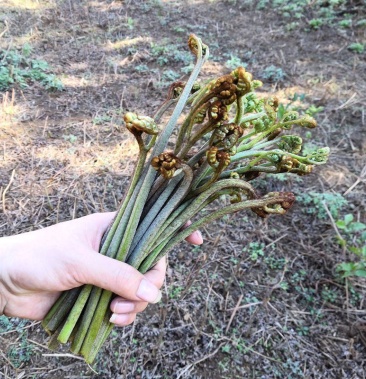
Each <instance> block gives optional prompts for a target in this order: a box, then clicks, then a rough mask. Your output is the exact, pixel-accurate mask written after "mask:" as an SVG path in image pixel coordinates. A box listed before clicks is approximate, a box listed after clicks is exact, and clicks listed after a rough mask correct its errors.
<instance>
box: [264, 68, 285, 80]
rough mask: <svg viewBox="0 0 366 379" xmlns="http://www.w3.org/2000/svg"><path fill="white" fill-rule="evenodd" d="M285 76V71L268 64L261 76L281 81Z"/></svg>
mask: <svg viewBox="0 0 366 379" xmlns="http://www.w3.org/2000/svg"><path fill="white" fill-rule="evenodd" d="M285 77H286V73H285V72H284V71H283V70H282V68H280V67H276V66H274V65H270V66H268V67H266V68H265V69H264V70H263V72H262V78H263V79H266V80H268V81H270V82H281V81H282V80H283V79H284V78H285Z"/></svg>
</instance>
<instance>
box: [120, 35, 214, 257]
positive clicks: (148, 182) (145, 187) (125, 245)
mask: <svg viewBox="0 0 366 379" xmlns="http://www.w3.org/2000/svg"><path fill="white" fill-rule="evenodd" d="M207 55H208V54H207V53H206V54H205V56H203V55H202V44H201V42H200V41H199V43H198V53H197V62H196V66H195V67H194V69H193V71H192V73H191V76H190V77H189V79H188V81H187V84H186V86H185V87H184V90H183V92H182V94H181V95H180V97H179V100H178V102H177V104H176V106H175V108H174V110H173V113H172V115H171V117H170V119H169V121H168V123H167V125H166V126H165V128H164V129H163V131H162V132H161V134H160V136H159V138H158V139H157V142H156V144H155V147H154V149H153V151H152V153H151V155H152V156H153V157H155V156H157V155H159V154H161V153H162V152H163V150H164V149H165V147H166V145H167V143H168V140H169V137H170V136H171V134H172V132H173V129H174V127H175V125H176V123H177V121H178V118H179V116H180V114H181V113H182V110H183V108H184V106H185V104H186V101H187V99H188V97H189V95H190V92H191V89H192V86H193V84H194V82H195V80H196V78H197V76H198V74H199V72H200V70H201V68H202V65H203V63H204V62H205V60H206V59H207ZM155 175H156V171H155V170H154V168H153V167H151V166H150V167H149V169H148V171H147V174H146V177H145V179H144V181H143V183H142V186H141V189H140V191H139V193H138V195H137V197H136V200H135V201H134V205H135V206H134V207H133V209H132V212H131V215H130V217H129V222H128V224H127V227H126V230H125V232H124V234H123V241H122V242H121V244H120V247H119V250H118V253H117V259H118V260H123V261H124V260H125V258H126V257H127V255H128V252H129V249H130V246H131V243H132V240H133V236H134V234H135V230H136V228H137V225H138V223H139V221H140V216H141V213H142V210H143V207H144V205H145V203H146V199H147V196H148V194H149V192H150V189H151V186H152V184H153V181H154V179H155Z"/></svg>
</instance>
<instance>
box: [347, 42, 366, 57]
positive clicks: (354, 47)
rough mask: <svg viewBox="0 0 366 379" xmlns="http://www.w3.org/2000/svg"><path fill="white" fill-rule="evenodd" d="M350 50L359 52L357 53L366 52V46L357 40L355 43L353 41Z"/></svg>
mask: <svg viewBox="0 0 366 379" xmlns="http://www.w3.org/2000/svg"><path fill="white" fill-rule="evenodd" d="M348 50H351V51H352V52H354V53H357V54H361V53H363V52H364V50H365V46H364V45H363V44H362V43H358V42H355V43H351V44H350V45H349V46H348Z"/></svg>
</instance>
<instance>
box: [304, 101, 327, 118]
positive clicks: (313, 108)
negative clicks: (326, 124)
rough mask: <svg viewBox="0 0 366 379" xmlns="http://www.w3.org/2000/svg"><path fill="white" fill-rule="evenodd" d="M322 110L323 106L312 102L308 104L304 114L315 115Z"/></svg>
mask: <svg viewBox="0 0 366 379" xmlns="http://www.w3.org/2000/svg"><path fill="white" fill-rule="evenodd" d="M323 110H324V107H322V106H320V107H317V106H315V105H314V104H312V105H310V107H309V108H308V109H307V110H306V111H305V114H307V115H309V116H311V117H314V116H315V115H317V114H318V113H319V112H322V111H323Z"/></svg>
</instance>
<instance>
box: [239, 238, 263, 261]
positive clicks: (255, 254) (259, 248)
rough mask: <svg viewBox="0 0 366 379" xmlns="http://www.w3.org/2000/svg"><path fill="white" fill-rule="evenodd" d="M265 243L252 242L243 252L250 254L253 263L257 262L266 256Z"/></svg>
mask: <svg viewBox="0 0 366 379" xmlns="http://www.w3.org/2000/svg"><path fill="white" fill-rule="evenodd" d="M264 247H265V245H264V243H262V242H250V243H249V245H248V246H246V247H244V248H243V252H245V253H248V254H249V257H250V259H251V260H252V261H254V262H256V261H257V260H258V258H259V257H263V255H264Z"/></svg>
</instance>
